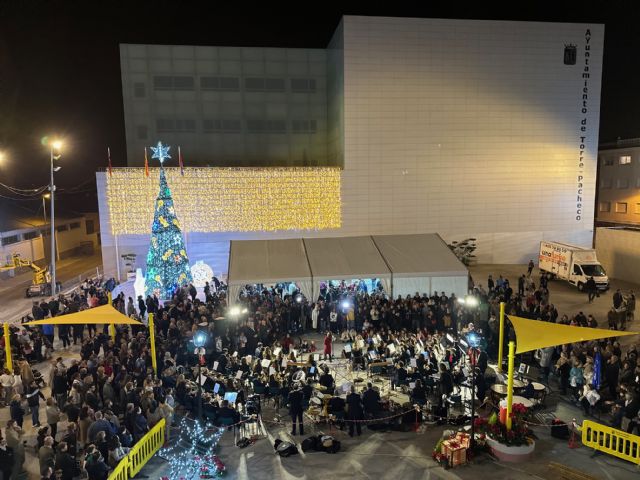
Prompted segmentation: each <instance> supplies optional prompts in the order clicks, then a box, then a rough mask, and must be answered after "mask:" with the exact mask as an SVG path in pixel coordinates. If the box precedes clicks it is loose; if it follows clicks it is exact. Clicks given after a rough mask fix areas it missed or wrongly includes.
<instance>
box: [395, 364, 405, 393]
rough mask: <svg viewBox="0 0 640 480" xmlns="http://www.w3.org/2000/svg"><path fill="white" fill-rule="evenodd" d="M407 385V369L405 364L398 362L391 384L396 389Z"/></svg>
mask: <svg viewBox="0 0 640 480" xmlns="http://www.w3.org/2000/svg"><path fill="white" fill-rule="evenodd" d="M406 384H407V369H406V368H404V363H403V362H398V365H397V366H396V371H395V374H394V376H393V381H392V382H391V388H392V389H395V388H396V387H397V386H400V385H406Z"/></svg>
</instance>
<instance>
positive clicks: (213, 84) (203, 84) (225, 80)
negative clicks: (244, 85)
mask: <svg viewBox="0 0 640 480" xmlns="http://www.w3.org/2000/svg"><path fill="white" fill-rule="evenodd" d="M200 88H201V89H202V90H240V79H239V78H235V77H200Z"/></svg>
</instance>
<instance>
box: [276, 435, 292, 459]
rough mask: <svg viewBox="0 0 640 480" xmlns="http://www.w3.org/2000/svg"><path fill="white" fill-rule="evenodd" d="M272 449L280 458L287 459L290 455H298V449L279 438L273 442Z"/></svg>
mask: <svg viewBox="0 0 640 480" xmlns="http://www.w3.org/2000/svg"><path fill="white" fill-rule="evenodd" d="M273 448H274V449H275V451H276V453H277V454H278V455H280V456H281V457H288V456H290V455H297V454H298V448H297V447H296V446H295V445H294V444H293V443H291V442H283V441H282V440H280V439H279V438H278V439H277V440H276V441H275V443H274V445H273Z"/></svg>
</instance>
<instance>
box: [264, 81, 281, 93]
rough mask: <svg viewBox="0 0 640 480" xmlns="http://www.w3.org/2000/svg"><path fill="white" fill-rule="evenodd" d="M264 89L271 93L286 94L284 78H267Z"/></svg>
mask: <svg viewBox="0 0 640 480" xmlns="http://www.w3.org/2000/svg"><path fill="white" fill-rule="evenodd" d="M264 89H265V90H268V91H270V92H284V78H266V79H265V81H264Z"/></svg>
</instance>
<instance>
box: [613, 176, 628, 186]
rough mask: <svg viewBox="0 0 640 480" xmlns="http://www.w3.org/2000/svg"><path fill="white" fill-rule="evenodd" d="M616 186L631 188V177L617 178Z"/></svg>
mask: <svg viewBox="0 0 640 480" xmlns="http://www.w3.org/2000/svg"><path fill="white" fill-rule="evenodd" d="M616 188H629V179H628V178H619V179H617V180H616Z"/></svg>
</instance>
